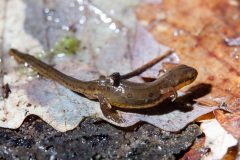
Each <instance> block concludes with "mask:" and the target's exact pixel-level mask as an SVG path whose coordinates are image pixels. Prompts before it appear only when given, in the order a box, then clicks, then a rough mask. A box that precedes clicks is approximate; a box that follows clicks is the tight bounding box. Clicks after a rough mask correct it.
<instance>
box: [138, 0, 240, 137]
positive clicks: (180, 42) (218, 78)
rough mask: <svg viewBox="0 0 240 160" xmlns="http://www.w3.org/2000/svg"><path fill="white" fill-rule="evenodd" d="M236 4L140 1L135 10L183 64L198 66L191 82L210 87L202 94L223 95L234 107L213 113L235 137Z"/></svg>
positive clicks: (238, 73) (239, 83)
mask: <svg viewBox="0 0 240 160" xmlns="http://www.w3.org/2000/svg"><path fill="white" fill-rule="evenodd" d="M238 6H239V2H238V1H228V0H220V1H219V0H213V1H201V0H195V1H191V0H187V1H186V0H170V1H162V3H160V4H157V5H156V4H142V5H140V6H139V7H138V9H137V11H136V13H137V17H138V19H139V21H140V22H141V23H142V24H143V25H144V26H145V28H146V29H148V31H149V32H151V33H152V34H153V36H154V37H155V38H156V39H157V41H158V42H159V43H161V44H164V45H166V46H169V47H170V48H174V49H175V51H176V53H177V55H179V57H180V60H181V63H184V64H187V65H189V66H192V67H194V68H196V69H197V70H198V73H199V74H198V78H197V79H196V81H195V82H194V83H193V84H192V85H196V84H199V83H205V84H210V85H211V86H212V89H211V92H210V93H209V94H207V95H206V96H204V97H202V98H204V99H205V98H207V99H208V101H215V100H216V99H221V100H223V101H222V102H223V103H225V104H226V105H227V107H228V108H229V109H230V110H231V111H232V114H226V115H225V114H224V113H222V112H221V111H216V114H215V116H216V118H217V120H219V122H220V123H221V125H222V126H223V127H224V128H225V129H226V130H228V131H229V132H230V133H231V134H232V135H234V136H235V137H236V138H239V131H238V128H239V118H240V116H239V115H240V114H239V109H240V105H239V98H240V70H239V68H240V63H239V62H240V58H239V55H240V52H239V51H240V46H239V45H237V43H236V42H237V39H234V40H233V39H231V38H232V37H238V36H239V35H237V33H239V31H240V26H239V17H240V12H239V8H238ZM226 39H228V40H227V43H226ZM189 87H191V85H190V86H189ZM187 88H188V87H186V88H185V89H187ZM199 100H200V99H199ZM220 104H222V103H219V105H220ZM237 127H238V128H237Z"/></svg>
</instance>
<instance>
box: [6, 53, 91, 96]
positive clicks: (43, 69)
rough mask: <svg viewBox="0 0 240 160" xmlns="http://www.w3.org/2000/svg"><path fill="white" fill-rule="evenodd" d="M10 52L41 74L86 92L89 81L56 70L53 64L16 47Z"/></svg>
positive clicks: (75, 89)
mask: <svg viewBox="0 0 240 160" xmlns="http://www.w3.org/2000/svg"><path fill="white" fill-rule="evenodd" d="M9 54H10V55H11V56H13V57H14V58H15V60H16V61H17V62H19V63H25V62H26V63H28V64H29V65H30V66H31V67H32V68H33V69H34V70H36V71H37V72H38V73H39V74H40V75H42V76H44V77H46V78H48V79H51V80H53V81H56V82H58V83H60V84H62V85H63V86H65V87H66V88H69V89H71V90H73V91H75V92H78V93H82V94H84V92H85V90H86V84H87V83H88V82H83V81H80V80H78V79H75V78H73V77H70V76H68V75H66V74H63V73H62V72H60V71H58V70H56V69H55V68H53V67H52V66H50V65H48V64H46V63H44V62H42V61H40V60H38V59H37V58H35V57H33V56H31V55H29V54H25V53H22V52H20V51H18V50H16V49H10V50H9Z"/></svg>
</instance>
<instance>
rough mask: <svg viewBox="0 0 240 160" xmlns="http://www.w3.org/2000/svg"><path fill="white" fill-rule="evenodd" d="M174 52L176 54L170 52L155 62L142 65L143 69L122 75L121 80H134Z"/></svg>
mask: <svg viewBox="0 0 240 160" xmlns="http://www.w3.org/2000/svg"><path fill="white" fill-rule="evenodd" d="M173 52H174V51H173V50H168V51H166V52H165V53H164V54H161V55H159V56H158V57H156V58H154V59H153V60H151V61H149V62H148V63H146V64H144V65H142V66H141V67H139V68H137V69H135V70H134V71H132V72H129V73H127V74H124V75H121V77H120V78H121V79H129V78H132V77H134V76H137V75H139V74H141V73H143V72H144V71H146V70H147V69H148V68H150V67H152V66H154V65H155V64H157V63H158V62H159V61H161V60H163V59H164V58H166V57H168V56H170V55H171V54H172V53H173Z"/></svg>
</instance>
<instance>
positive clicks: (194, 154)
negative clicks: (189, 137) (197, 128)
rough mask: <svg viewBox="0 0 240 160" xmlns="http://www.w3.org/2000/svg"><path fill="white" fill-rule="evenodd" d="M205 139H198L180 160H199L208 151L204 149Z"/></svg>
mask: <svg viewBox="0 0 240 160" xmlns="http://www.w3.org/2000/svg"><path fill="white" fill-rule="evenodd" d="M204 143H205V138H204V137H202V138H200V139H198V140H197V141H196V142H195V143H194V144H193V146H192V147H191V148H190V150H189V151H188V152H187V153H185V154H184V156H183V157H182V158H181V159H180V160H188V159H191V160H198V159H201V158H202V156H203V155H205V154H206V153H207V152H208V149H207V148H205V147H204Z"/></svg>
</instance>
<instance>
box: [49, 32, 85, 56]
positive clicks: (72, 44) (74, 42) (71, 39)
mask: <svg viewBox="0 0 240 160" xmlns="http://www.w3.org/2000/svg"><path fill="white" fill-rule="evenodd" d="M80 45H81V42H80V40H78V39H77V38H76V37H75V36H74V35H67V36H65V37H63V38H61V39H60V40H59V41H58V42H57V43H56V44H55V46H54V47H53V51H52V52H53V53H54V54H59V53H61V54H67V55H71V54H75V53H77V51H78V50H79V49H80Z"/></svg>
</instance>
